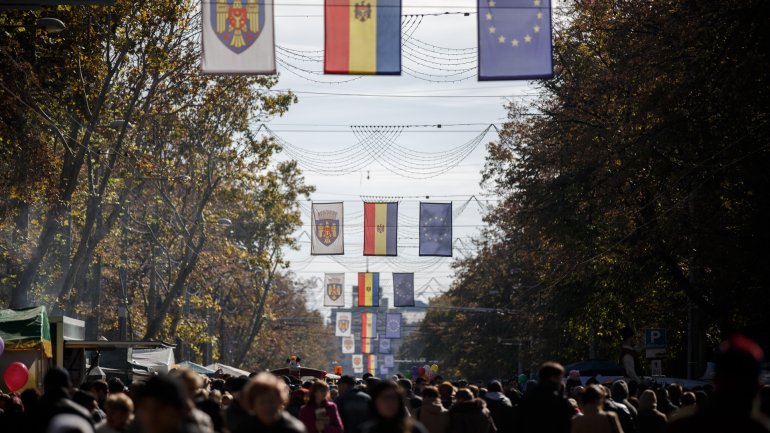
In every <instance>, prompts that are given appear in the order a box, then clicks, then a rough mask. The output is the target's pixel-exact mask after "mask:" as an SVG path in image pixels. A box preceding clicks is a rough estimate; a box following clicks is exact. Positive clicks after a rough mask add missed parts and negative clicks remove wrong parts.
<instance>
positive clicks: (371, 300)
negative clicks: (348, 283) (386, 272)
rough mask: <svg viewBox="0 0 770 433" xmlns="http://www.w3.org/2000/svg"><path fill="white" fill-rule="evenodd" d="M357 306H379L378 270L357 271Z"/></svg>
mask: <svg viewBox="0 0 770 433" xmlns="http://www.w3.org/2000/svg"><path fill="white" fill-rule="evenodd" d="M358 306H359V307H379V306H380V273H379V272H359V273H358Z"/></svg>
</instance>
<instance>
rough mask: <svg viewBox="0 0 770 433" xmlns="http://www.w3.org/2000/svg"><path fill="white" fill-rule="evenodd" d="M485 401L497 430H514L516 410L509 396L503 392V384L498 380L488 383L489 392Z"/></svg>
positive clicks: (485, 396)
mask: <svg viewBox="0 0 770 433" xmlns="http://www.w3.org/2000/svg"><path fill="white" fill-rule="evenodd" d="M484 402H485V403H486V404H487V409H489V412H490V413H491V414H492V419H493V420H494V421H495V426H496V427H497V431H499V432H504V433H508V432H511V431H513V426H514V422H515V420H514V412H513V404H512V403H511V400H510V399H508V397H507V396H506V395H505V394H503V385H502V384H501V383H500V382H498V381H493V382H491V383H489V385H487V393H486V394H484Z"/></svg>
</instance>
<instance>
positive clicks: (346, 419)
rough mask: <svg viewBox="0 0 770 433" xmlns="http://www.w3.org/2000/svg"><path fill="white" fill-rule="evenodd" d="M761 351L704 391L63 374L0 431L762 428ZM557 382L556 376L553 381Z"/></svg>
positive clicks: (49, 378)
mask: <svg viewBox="0 0 770 433" xmlns="http://www.w3.org/2000/svg"><path fill="white" fill-rule="evenodd" d="M761 360H762V351H761V350H760V349H759V347H758V346H757V345H756V344H754V343H753V342H751V341H750V340H747V339H745V338H741V337H737V338H733V339H730V340H728V341H726V342H725V343H724V344H723V345H722V347H721V351H720V355H719V359H718V361H717V369H716V375H715V377H714V381H713V385H711V384H709V385H707V386H703V387H699V388H696V389H683V387H682V386H680V385H677V384H669V385H667V386H657V385H652V384H645V383H643V384H642V385H639V384H638V383H637V382H636V381H626V380H616V381H614V382H612V383H598V381H596V380H588V381H587V383H584V382H583V380H581V378H580V377H579V374H578V373H577V372H569V373H568V374H566V375H565V371H564V369H563V367H562V366H561V365H559V364H557V363H554V362H547V363H545V364H543V365H542V366H541V368H540V370H539V373H538V378H537V380H527V381H525V380H522V379H523V378H522V379H519V378H517V379H513V380H511V381H507V382H506V383H505V384H503V383H501V382H500V381H492V382H489V383H486V384H484V385H483V386H482V385H480V384H473V383H468V382H467V381H464V380H458V381H449V380H444V378H441V377H440V376H436V377H434V378H433V379H432V380H431V381H428V380H425V379H424V378H417V379H416V380H415V381H414V382H412V381H411V380H409V379H406V378H404V377H402V376H400V375H396V376H394V377H391V378H377V377H374V376H371V375H365V376H364V377H363V378H362V379H360V380H358V379H355V378H353V377H351V376H342V377H341V378H340V379H339V380H338V381H336V382H334V383H329V382H327V381H324V380H320V379H316V380H310V381H307V382H305V383H298V382H297V381H296V379H295V380H292V379H291V378H288V377H279V376H275V375H273V374H270V373H266V372H264V373H259V374H252V375H251V376H250V377H246V376H241V377H228V376H222V377H215V378H207V377H206V376H202V375H199V374H197V373H194V372H193V371H191V370H188V369H178V370H174V371H172V372H171V373H170V374H167V375H158V376H153V377H151V378H149V379H148V380H146V381H142V382H140V381H137V382H133V383H131V384H130V386H128V387H126V386H125V385H124V383H123V382H121V381H120V379H118V378H112V379H110V380H109V381H103V380H98V381H94V382H89V383H85V384H83V385H82V386H80V387H79V388H78V389H75V388H73V385H72V383H71V380H70V376H69V374H68V373H67V371H66V370H63V369H60V368H54V369H51V370H49V371H48V372H47V374H46V376H45V378H44V389H43V392H42V394H40V393H39V392H38V391H36V390H34V389H27V390H25V391H23V392H22V393H21V394H19V395H16V394H11V395H1V394H0V431H2V432H33V433H38V432H40V433H65V432H66V433H70V432H77V433H81V432H88V433H91V432H97V433H228V432H229V433H302V432H307V433H402V432H404V433H407V432H408V433H493V432H509V433H518V432H523V433H535V432H537V433H664V432H673V433H678V432H699V433H700V432H706V433H708V432H741V433H744V432H745V433H753V432H767V431H770V386H760V385H759V383H760V382H759V373H760V362H761ZM565 376H566V378H565Z"/></svg>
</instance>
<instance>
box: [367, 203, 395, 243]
mask: <svg viewBox="0 0 770 433" xmlns="http://www.w3.org/2000/svg"><path fill="white" fill-rule="evenodd" d="M397 232H398V203H364V255H365V256H395V255H397V254H398V253H397V251H396V246H397V239H398V236H397Z"/></svg>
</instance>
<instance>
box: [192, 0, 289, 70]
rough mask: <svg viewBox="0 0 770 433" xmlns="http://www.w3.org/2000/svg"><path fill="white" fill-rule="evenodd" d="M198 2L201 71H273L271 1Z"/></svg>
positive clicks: (213, 0)
mask: <svg viewBox="0 0 770 433" xmlns="http://www.w3.org/2000/svg"><path fill="white" fill-rule="evenodd" d="M202 4H203V6H202V9H203V10H202V19H201V25H202V27H203V28H202V30H201V46H202V50H201V53H202V54H201V57H202V58H201V71H202V72H203V73H204V74H253V75H273V74H275V36H274V31H273V2H272V1H270V0H210V1H206V2H203V3H202Z"/></svg>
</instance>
